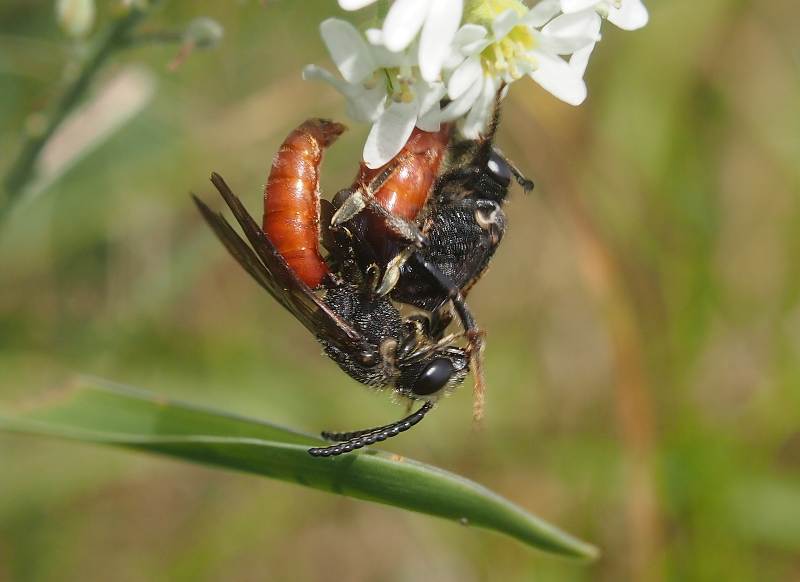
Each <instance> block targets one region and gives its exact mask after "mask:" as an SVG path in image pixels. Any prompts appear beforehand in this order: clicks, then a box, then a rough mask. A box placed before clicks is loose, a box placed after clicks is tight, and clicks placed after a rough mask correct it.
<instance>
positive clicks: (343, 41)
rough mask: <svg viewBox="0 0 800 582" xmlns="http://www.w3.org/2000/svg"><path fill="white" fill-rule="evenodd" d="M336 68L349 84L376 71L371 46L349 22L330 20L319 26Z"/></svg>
mask: <svg viewBox="0 0 800 582" xmlns="http://www.w3.org/2000/svg"><path fill="white" fill-rule="evenodd" d="M319 31H320V34H322V40H323V41H324V42H325V46H327V47H328V52H329V53H330V54H331V59H333V62H334V63H336V68H337V69H339V72H340V73H341V74H342V77H344V80H345V81H347V82H349V83H358V82H359V81H362V80H363V79H364V78H365V77H366V76H367V75H369V74H370V73H372V71H374V70H375V69H376V66H375V62H374V61H373V59H372V54H371V53H370V49H369V46H367V43H366V42H364V39H363V38H362V37H361V35H360V34H359V33H358V31H357V30H356V29H355V27H354V26H353V25H352V24H350V23H349V22H345V21H344V20H339V19H337V18H329V19H327V20H325V21H323V23H322V24H320V25H319Z"/></svg>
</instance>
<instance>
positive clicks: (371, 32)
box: [364, 28, 383, 45]
mask: <svg viewBox="0 0 800 582" xmlns="http://www.w3.org/2000/svg"><path fill="white" fill-rule="evenodd" d="M364 36H366V37H367V42H368V43H369V44H371V45H382V44H383V31H382V30H381V29H380V28H368V29H367V30H365V31H364Z"/></svg>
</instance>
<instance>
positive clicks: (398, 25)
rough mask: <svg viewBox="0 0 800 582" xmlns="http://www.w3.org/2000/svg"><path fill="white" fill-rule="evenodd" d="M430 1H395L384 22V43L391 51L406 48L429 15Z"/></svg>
mask: <svg viewBox="0 0 800 582" xmlns="http://www.w3.org/2000/svg"><path fill="white" fill-rule="evenodd" d="M429 7H430V0H395V3H394V4H392V7H391V8H390V9H389V13H388V14H387V15H386V20H384V21H383V42H384V43H386V48H388V49H389V50H390V51H394V52H398V51H401V50H403V49H404V48H406V47H407V46H408V45H410V44H411V41H412V40H414V37H415V36H417V33H418V32H419V29H420V28H422V23H423V22H424V21H425V17H426V16H427V15H428V8H429Z"/></svg>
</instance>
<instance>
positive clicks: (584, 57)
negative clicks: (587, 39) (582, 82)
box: [569, 43, 595, 77]
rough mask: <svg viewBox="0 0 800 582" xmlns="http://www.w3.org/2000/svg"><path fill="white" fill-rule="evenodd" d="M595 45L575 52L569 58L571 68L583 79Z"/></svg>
mask: <svg viewBox="0 0 800 582" xmlns="http://www.w3.org/2000/svg"><path fill="white" fill-rule="evenodd" d="M594 45H595V43H592V44H590V45H589V46H587V47H584V48H582V49H580V50H578V51H575V52H574V53H572V56H571V57H570V58H569V66H570V67H572V69H573V70H574V71H575V73H576V74H578V75H580V76H581V77H583V74H584V73H585V72H586V65H588V64H589V57H590V56H591V55H592V51H593V50H594Z"/></svg>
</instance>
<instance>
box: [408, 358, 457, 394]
mask: <svg viewBox="0 0 800 582" xmlns="http://www.w3.org/2000/svg"><path fill="white" fill-rule="evenodd" d="M455 371H456V369H455V368H454V367H453V363H452V362H451V361H450V360H448V359H446V358H436V359H435V360H433V361H432V362H431V363H430V364H428V365H427V366H426V367H425V369H424V370H422V373H420V375H419V376H417V380H416V381H415V382H414V385H413V386H412V387H411V391H412V392H413V393H414V394H417V395H419V396H428V395H429V394H433V393H434V392H437V391H439V390H441V389H442V388H443V387H444V386H445V385H446V384H447V383H448V382H449V381H450V378H452V377H453V374H454V373H455Z"/></svg>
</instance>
